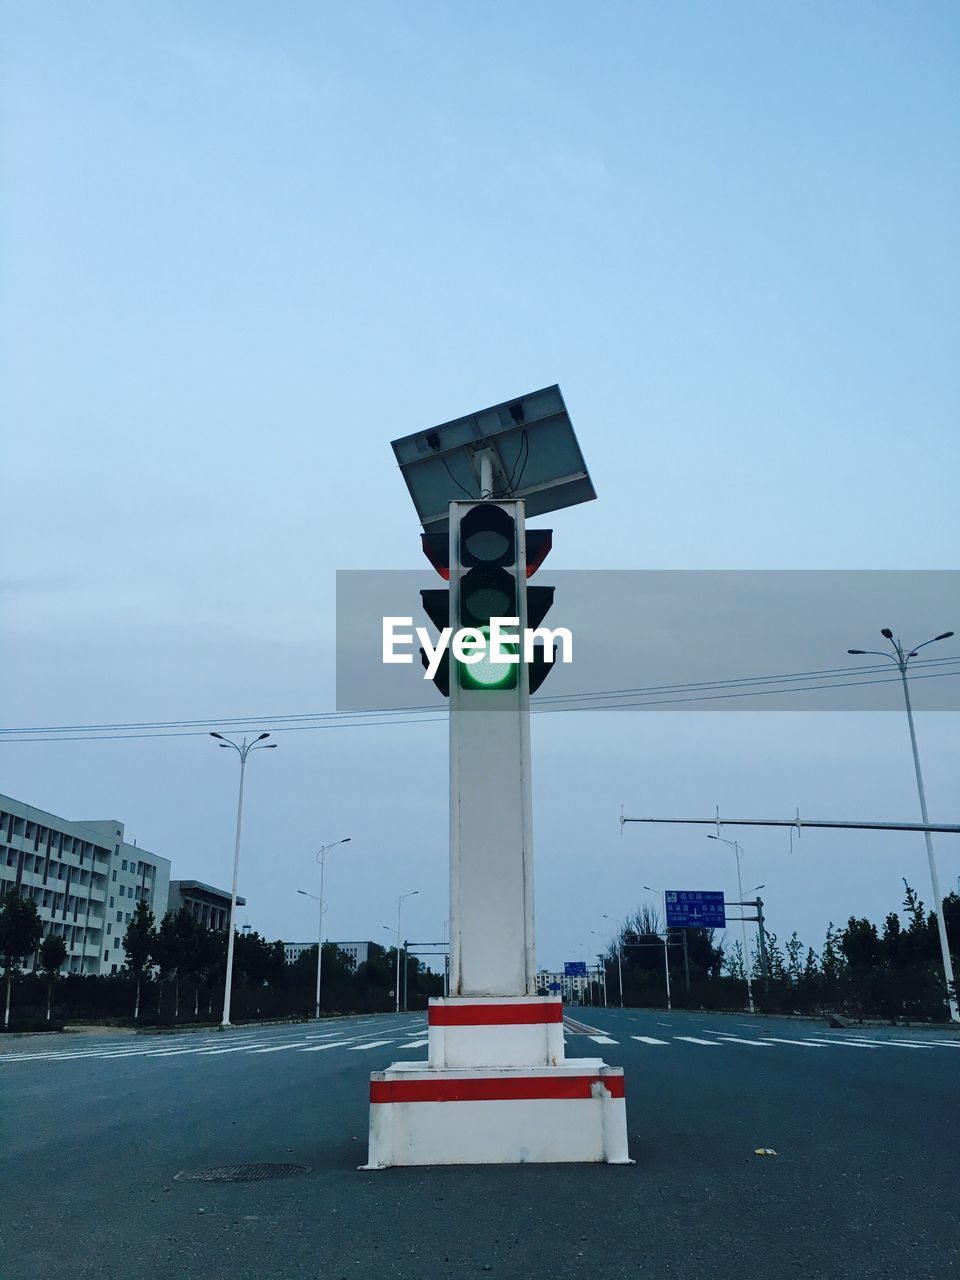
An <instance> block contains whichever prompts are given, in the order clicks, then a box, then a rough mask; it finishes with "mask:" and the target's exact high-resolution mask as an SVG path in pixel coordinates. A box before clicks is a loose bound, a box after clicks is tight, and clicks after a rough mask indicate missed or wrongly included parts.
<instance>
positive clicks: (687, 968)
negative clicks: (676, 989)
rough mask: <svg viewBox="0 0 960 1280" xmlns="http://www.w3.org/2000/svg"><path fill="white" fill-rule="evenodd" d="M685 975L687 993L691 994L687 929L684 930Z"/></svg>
mask: <svg viewBox="0 0 960 1280" xmlns="http://www.w3.org/2000/svg"><path fill="white" fill-rule="evenodd" d="M682 932H683V976H684V978H685V979H686V984H687V995H689V994H690V954H689V951H688V948H687V931H686V929H684V930H683V931H682Z"/></svg>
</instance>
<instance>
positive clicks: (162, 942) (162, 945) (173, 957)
mask: <svg viewBox="0 0 960 1280" xmlns="http://www.w3.org/2000/svg"><path fill="white" fill-rule="evenodd" d="M179 955H180V939H179V938H178V937H177V931H176V927H175V925H174V923H173V912H172V911H168V912H167V913H166V915H165V916H164V917H163V919H162V920H161V921H160V926H159V928H158V929H157V931H156V935H155V937H154V942H153V950H152V953H151V956H152V959H153V963H154V964H155V965H156V968H157V1017H158V1018H159V1017H160V1006H161V1002H162V1000H163V984H164V983H165V982H167V981H169V979H170V978H171V976H172V975H173V973H174V971H175V970H176V967H177V962H178V959H179Z"/></svg>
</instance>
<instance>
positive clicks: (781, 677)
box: [0, 655, 960, 741]
mask: <svg viewBox="0 0 960 1280" xmlns="http://www.w3.org/2000/svg"><path fill="white" fill-rule="evenodd" d="M956 664H960V655H958V656H957V657H946V658H927V659H922V660H921V661H920V662H918V663H916V664H915V667H914V670H918V669H920V668H925V669H929V668H931V667H943V666H952V665H956ZM889 670H890V668H889V666H887V665H886V664H883V665H881V664H878V663H874V664H871V665H864V666H859V667H826V668H823V669H822V670H817V671H786V672H780V673H779V674H777V675H769V676H742V677H739V678H736V677H731V678H728V679H723V680H696V681H681V682H679V683H677V684H665V685H633V686H628V687H627V688H622V689H599V690H595V691H593V692H585V693H563V694H553V695H548V696H547V697H540V698H537V699H536V701H535V703H534V707H535V708H537V707H544V706H547V705H550V704H554V703H564V702H585V701H590V700H596V699H601V698H623V697H635V696H636V695H638V694H654V695H656V694H666V693H685V692H695V691H697V690H704V691H709V690H711V689H728V688H732V689H739V688H743V689H746V690H747V691H749V690H750V689H751V688H753V687H756V686H758V685H763V684H781V683H784V682H793V681H806V680H821V679H824V678H832V677H842V676H865V675H874V674H876V673H878V672H886V671H889ZM944 674H946V675H950V674H954V673H953V672H950V671H948V672H944ZM893 678H894V677H891V679H893ZM896 678H899V677H896ZM915 678H919V676H917V677H915ZM851 683H866V682H865V681H853V682H851ZM826 687H831V688H832V687H842V685H841V684H840V683H839V682H838V683H837V685H836V686H833V685H830V686H826ZM421 712H423V713H429V714H433V715H436V714H438V713H441V712H443V713H445V712H446V706H445V705H441V706H437V705H436V704H430V703H424V704H420V705H413V706H405V707H376V708H371V709H370V710H367V711H306V712H293V713H290V714H282V713H281V714H277V713H274V714H273V715H248V716H205V717H203V718H200V719H191V720H188V719H179V720H140V721H116V722H108V723H104V724H60V725H21V726H18V727H16V728H0V741H2V735H4V734H24V733H38V734H47V733H79V732H106V731H108V730H114V729H116V730H121V729H122V730H126V729H171V730H172V729H189V728H193V727H203V726H205V725H215V726H217V725H219V726H220V727H226V726H229V725H248V726H252V725H259V724H278V723H286V722H289V721H300V720H331V721H336V720H344V719H350V720H354V719H360V718H362V717H368V716H383V715H391V716H393V715H401V714H402V715H409V714H412V713H418V714H419V713H421Z"/></svg>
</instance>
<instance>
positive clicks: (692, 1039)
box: [673, 1036, 720, 1048]
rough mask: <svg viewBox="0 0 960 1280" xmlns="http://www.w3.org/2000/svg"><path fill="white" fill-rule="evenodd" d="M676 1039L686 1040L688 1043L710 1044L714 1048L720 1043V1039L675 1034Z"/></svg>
mask: <svg viewBox="0 0 960 1280" xmlns="http://www.w3.org/2000/svg"><path fill="white" fill-rule="evenodd" d="M673 1038H674V1040H686V1042H687V1044H709V1045H713V1047H714V1048H716V1047H717V1045H718V1044H719V1043H720V1042H719V1041H718V1040H700V1039H698V1037H697V1036H674V1037H673Z"/></svg>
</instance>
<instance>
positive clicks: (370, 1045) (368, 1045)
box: [350, 1040, 393, 1053]
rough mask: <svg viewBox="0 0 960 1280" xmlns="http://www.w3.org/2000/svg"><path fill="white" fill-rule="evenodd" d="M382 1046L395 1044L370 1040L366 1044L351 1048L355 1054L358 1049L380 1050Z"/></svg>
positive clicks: (390, 1041) (388, 1041) (353, 1045)
mask: <svg viewBox="0 0 960 1280" xmlns="http://www.w3.org/2000/svg"><path fill="white" fill-rule="evenodd" d="M382 1044H393V1041H392V1040H368V1041H367V1042H366V1043H365V1044H352V1045H351V1046H350V1048H351V1049H352V1051H353V1052H354V1053H356V1052H357V1050H358V1049H379V1048H380V1046H381V1045H382Z"/></svg>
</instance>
